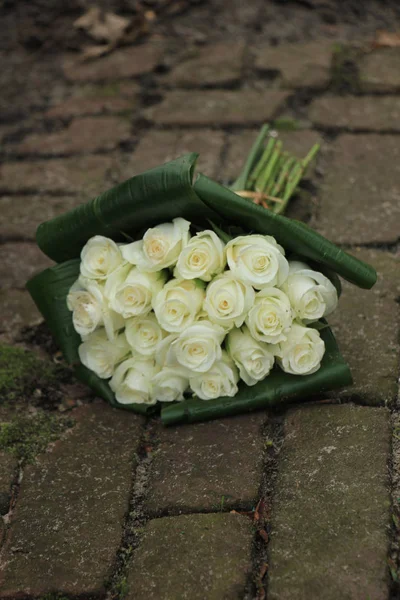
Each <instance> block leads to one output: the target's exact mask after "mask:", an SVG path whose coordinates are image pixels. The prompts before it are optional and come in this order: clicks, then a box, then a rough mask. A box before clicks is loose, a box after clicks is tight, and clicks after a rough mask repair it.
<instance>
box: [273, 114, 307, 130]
mask: <svg viewBox="0 0 400 600" xmlns="http://www.w3.org/2000/svg"><path fill="white" fill-rule="evenodd" d="M272 127H273V129H277V130H278V131H297V130H298V129H300V127H299V123H298V121H296V119H292V118H290V117H281V118H280V119H275V121H273V123H272Z"/></svg>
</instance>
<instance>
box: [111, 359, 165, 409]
mask: <svg viewBox="0 0 400 600" xmlns="http://www.w3.org/2000/svg"><path fill="white" fill-rule="evenodd" d="M158 371H159V368H158V367H157V365H156V364H155V362H154V360H151V359H145V358H143V360H140V359H138V358H137V357H134V358H128V359H127V360H125V361H124V362H123V363H121V364H120V365H119V367H118V368H117V369H116V371H115V373H114V376H113V378H112V379H111V381H110V388H111V389H112V391H113V392H114V394H115V398H116V400H117V402H119V403H120V404H155V403H156V402H157V400H156V398H154V397H153V395H152V387H153V385H152V382H153V379H154V377H155V375H156V374H157V373H158Z"/></svg>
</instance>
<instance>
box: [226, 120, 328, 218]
mask: <svg viewBox="0 0 400 600" xmlns="http://www.w3.org/2000/svg"><path fill="white" fill-rule="evenodd" d="M269 133H270V132H269V127H268V126H267V125H264V126H263V128H262V130H261V132H260V134H259V136H258V138H257V140H256V142H255V144H254V146H253V148H252V149H251V151H250V154H249V156H248V159H247V161H246V165H245V167H244V169H243V171H242V173H241V174H240V176H239V178H238V179H237V180H236V182H235V183H234V184H233V186H232V187H231V189H232V190H234V191H235V192H236V193H237V194H239V195H241V196H242V197H244V198H249V199H250V200H252V201H253V202H255V203H256V204H261V205H262V206H264V207H265V208H268V209H269V210H270V211H272V212H274V213H276V214H282V213H284V212H285V210H286V208H287V205H288V203H289V201H290V199H291V198H292V197H293V195H294V194H295V193H296V191H297V188H298V186H299V184H300V182H301V180H302V179H303V177H304V175H305V173H306V170H307V168H308V166H309V165H310V163H311V161H312V160H313V159H314V158H315V156H316V154H317V152H318V151H319V148H320V146H319V144H314V146H313V147H312V148H311V150H310V151H309V153H308V154H307V156H306V157H305V158H303V159H299V158H296V157H295V156H293V155H292V154H290V153H289V152H287V151H283V149H282V146H283V144H282V141H281V140H279V139H278V138H277V137H272V136H271V135H269ZM265 141H266V143H265ZM263 144H265V145H264V148H263Z"/></svg>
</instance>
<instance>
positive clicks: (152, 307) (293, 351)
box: [67, 218, 337, 404]
mask: <svg viewBox="0 0 400 600" xmlns="http://www.w3.org/2000/svg"><path fill="white" fill-rule="evenodd" d="M189 227H190V223H189V222H188V221H186V220H185V219H182V218H177V219H174V221H173V222H172V223H164V224H162V225H159V226H158V227H154V228H152V229H149V230H148V231H147V232H146V233H145V235H144V236H143V239H142V240H140V241H137V242H133V243H130V244H122V245H117V244H116V243H115V242H113V241H112V240H110V239H108V238H105V237H102V236H95V237H93V238H91V239H90V240H89V241H88V243H87V244H86V246H85V247H84V248H83V250H82V254H81V268H80V272H81V274H80V277H79V279H78V280H77V281H76V282H75V283H74V285H73V286H72V288H71V290H70V292H69V295H68V299H67V303H68V308H69V309H70V310H71V311H72V312H73V323H74V327H75V329H76V331H77V332H78V333H79V334H80V336H81V338H82V344H81V345H80V347H79V356H80V359H81V361H82V363H83V364H84V365H85V366H86V367H87V368H88V369H91V370H92V371H94V372H95V373H96V374H97V375H98V376H99V377H101V378H104V379H110V386H111V388H112V390H113V391H114V393H115V397H116V400H117V401H118V402H119V403H121V404H130V403H146V404H155V403H156V401H157V400H159V401H161V402H171V401H174V400H183V397H184V393H185V392H188V391H189V390H191V391H192V392H193V393H194V394H195V395H196V396H197V397H199V398H201V399H203V400H211V399H214V398H218V397H220V396H234V395H235V394H236V392H237V391H238V387H237V384H238V381H239V379H242V380H243V381H244V382H245V383H246V384H247V385H249V386H251V385H254V384H256V383H257V382H258V381H260V380H262V379H264V378H265V377H267V375H268V374H269V372H270V371H271V369H272V367H273V366H274V364H275V362H276V363H277V364H278V365H279V366H280V368H281V369H283V371H285V372H286V373H291V374H294V375H308V374H310V373H314V372H315V371H317V370H318V369H319V367H320V364H321V359H322V357H323V355H324V352H325V346H324V342H323V341H322V339H321V337H320V335H319V333H318V331H317V330H316V329H314V328H311V327H307V325H308V324H310V323H312V322H314V321H317V320H318V319H320V318H321V317H324V316H326V315H328V314H330V313H331V312H332V311H333V310H334V309H335V308H336V305H337V293H336V289H335V287H334V286H333V285H332V283H331V281H330V280H329V279H327V278H326V277H325V276H324V275H322V274H321V273H318V272H316V271H313V270H311V269H310V268H309V267H308V266H307V265H306V264H304V263H302V262H298V261H293V262H288V261H287V259H286V258H285V252H284V249H283V248H282V247H281V246H280V245H279V244H278V243H277V242H276V240H275V239H274V238H273V237H271V236H267V235H247V236H241V237H237V238H234V239H233V240H231V241H230V242H228V243H227V244H226V245H225V244H224V243H223V241H222V240H221V239H220V238H219V237H218V236H217V235H216V234H215V233H214V232H213V231H201V232H200V233H197V234H196V235H194V236H193V237H191V236H190V232H189Z"/></svg>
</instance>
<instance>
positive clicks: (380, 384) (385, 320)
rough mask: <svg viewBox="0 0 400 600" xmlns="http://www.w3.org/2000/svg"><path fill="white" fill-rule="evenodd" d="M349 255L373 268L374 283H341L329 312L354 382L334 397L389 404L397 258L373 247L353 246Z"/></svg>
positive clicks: (395, 349)
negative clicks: (362, 285)
mask: <svg viewBox="0 0 400 600" xmlns="http://www.w3.org/2000/svg"><path fill="white" fill-rule="evenodd" d="M351 254H353V255H354V256H356V257H358V258H360V259H361V260H364V261H365V262H367V263H370V264H372V265H373V266H374V267H375V269H376V270H377V272H378V282H377V284H376V285H375V286H374V287H373V288H372V290H361V289H359V288H357V287H355V286H353V285H350V284H344V289H343V294H342V296H341V298H340V301H339V306H338V309H337V310H336V311H335V312H334V313H333V314H332V315H331V316H330V317H329V323H330V324H331V325H332V327H333V331H334V333H335V336H336V338H337V341H338V343H339V347H340V349H341V351H342V353H343V356H344V358H345V359H346V360H347V362H348V363H349V365H350V368H351V371H352V374H353V378H354V385H353V386H352V387H350V388H349V389H346V390H343V391H342V392H340V393H339V396H341V397H349V396H350V397H352V398H354V399H355V400H361V401H362V402H365V403H367V404H384V403H391V402H394V401H395V400H396V395H397V376H398V356H399V350H400V346H399V324H398V304H397V302H396V301H397V300H398V298H399V297H400V260H399V259H398V258H396V257H394V256H393V255H391V254H389V253H386V252H380V251H378V250H365V249H363V250H360V249H358V250H357V249H352V250H351Z"/></svg>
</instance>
